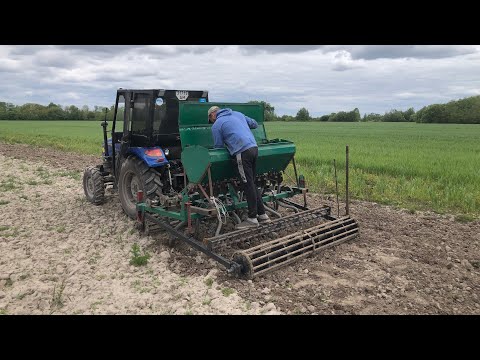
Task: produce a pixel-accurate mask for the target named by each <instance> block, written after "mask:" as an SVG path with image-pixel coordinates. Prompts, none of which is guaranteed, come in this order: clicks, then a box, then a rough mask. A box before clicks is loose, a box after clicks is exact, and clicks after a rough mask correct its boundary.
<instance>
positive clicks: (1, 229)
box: [0, 225, 10, 231]
mask: <svg viewBox="0 0 480 360" xmlns="http://www.w3.org/2000/svg"><path fill="white" fill-rule="evenodd" d="M8 229H10V226H7V225H0V231H5V230H8Z"/></svg>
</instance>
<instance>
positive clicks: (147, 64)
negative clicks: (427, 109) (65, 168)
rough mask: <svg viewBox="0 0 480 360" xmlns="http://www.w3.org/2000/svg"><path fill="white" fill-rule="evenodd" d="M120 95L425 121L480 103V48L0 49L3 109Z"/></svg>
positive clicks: (95, 101) (108, 101)
mask: <svg viewBox="0 0 480 360" xmlns="http://www.w3.org/2000/svg"><path fill="white" fill-rule="evenodd" d="M118 88H138V89H176V90H208V91H209V100H210V101H220V102H247V101H250V100H259V101H261V100H263V101H266V102H268V103H270V104H271V105H272V106H273V107H274V108H275V113H276V114H277V115H280V116H281V115H293V116H294V115H296V113H297V112H298V110H299V109H300V108H302V107H304V108H306V109H307V110H308V111H309V113H310V115H311V116H321V115H325V114H330V113H332V112H338V111H350V110H353V109H354V108H358V109H359V110H360V113H361V114H362V115H363V114H365V113H379V114H383V113H385V112H387V111H390V110H392V109H397V110H403V111H404V110H407V109H408V108H410V107H413V108H414V109H415V111H418V110H419V109H420V108H422V107H423V106H426V105H429V104H433V103H446V102H448V101H451V100H458V99H461V98H465V97H468V96H474V95H480V45H150V46H146V45H18V46H15V45H0V101H5V102H11V103H13V104H15V105H22V104H25V103H37V104H42V105H48V104H49V103H50V102H53V103H55V104H60V105H62V106H65V105H76V106H78V107H81V106H83V105H88V106H89V107H93V106H94V105H99V106H110V105H112V104H113V103H114V101H115V94H116V90H117V89H118Z"/></svg>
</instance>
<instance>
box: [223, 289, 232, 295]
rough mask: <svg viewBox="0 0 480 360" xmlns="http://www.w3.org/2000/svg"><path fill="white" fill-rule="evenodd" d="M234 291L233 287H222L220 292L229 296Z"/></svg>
mask: <svg viewBox="0 0 480 360" xmlns="http://www.w3.org/2000/svg"><path fill="white" fill-rule="evenodd" d="M234 292H235V290H233V289H231V288H223V289H222V294H223V296H230V295H232V294H233V293H234Z"/></svg>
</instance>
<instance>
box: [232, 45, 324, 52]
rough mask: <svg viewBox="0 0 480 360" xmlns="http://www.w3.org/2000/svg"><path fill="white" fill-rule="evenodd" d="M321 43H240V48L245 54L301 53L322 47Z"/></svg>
mask: <svg viewBox="0 0 480 360" xmlns="http://www.w3.org/2000/svg"><path fill="white" fill-rule="evenodd" d="M322 47H323V45H242V46H240V48H241V49H242V50H244V51H245V53H247V54H255V53H258V52H265V53H271V54H277V53H301V52H306V51H312V50H317V49H320V48H322Z"/></svg>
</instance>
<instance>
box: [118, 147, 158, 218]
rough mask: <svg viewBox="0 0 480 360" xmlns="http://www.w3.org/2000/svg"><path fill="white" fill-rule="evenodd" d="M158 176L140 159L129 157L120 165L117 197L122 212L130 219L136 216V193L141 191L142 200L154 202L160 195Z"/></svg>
mask: <svg viewBox="0 0 480 360" xmlns="http://www.w3.org/2000/svg"><path fill="white" fill-rule="evenodd" d="M162 186H163V184H162V181H161V179H160V174H159V173H158V172H157V171H155V170H154V169H153V168H149V167H148V166H147V165H146V164H145V163H144V162H143V161H142V160H141V159H139V158H137V157H135V156H129V157H128V158H127V159H126V160H125V161H124V162H123V164H122V167H121V169H120V177H119V180H118V195H119V197H120V203H121V204H122V208H123V211H124V212H125V214H127V215H128V216H129V217H130V218H132V219H135V218H136V216H137V208H136V202H137V191H138V190H142V191H143V198H144V200H147V199H151V200H154V199H155V198H156V197H157V196H159V195H161V194H162Z"/></svg>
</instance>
